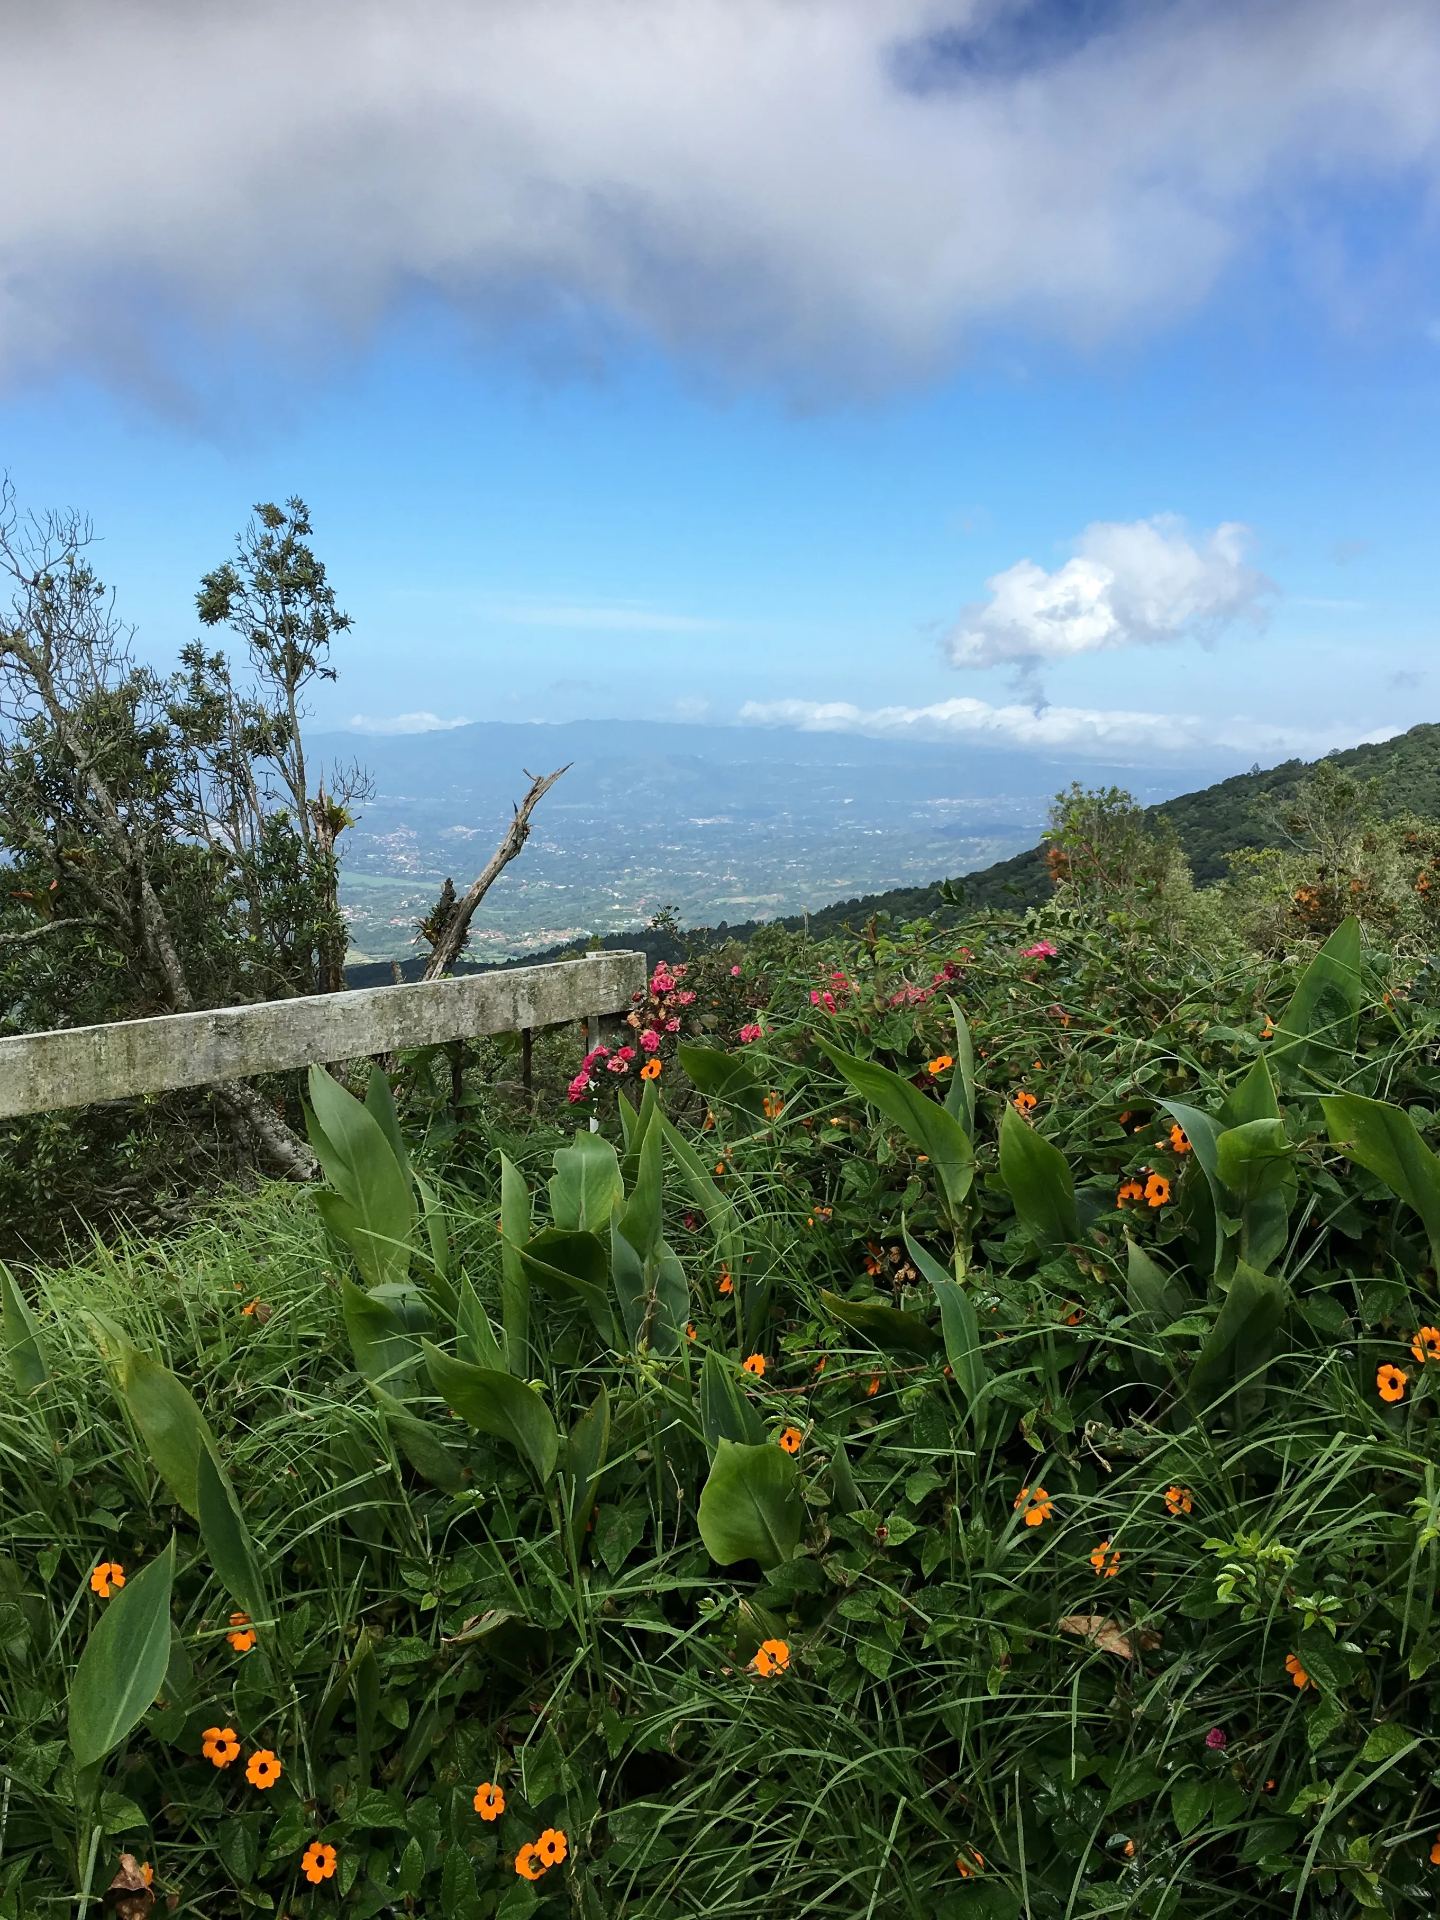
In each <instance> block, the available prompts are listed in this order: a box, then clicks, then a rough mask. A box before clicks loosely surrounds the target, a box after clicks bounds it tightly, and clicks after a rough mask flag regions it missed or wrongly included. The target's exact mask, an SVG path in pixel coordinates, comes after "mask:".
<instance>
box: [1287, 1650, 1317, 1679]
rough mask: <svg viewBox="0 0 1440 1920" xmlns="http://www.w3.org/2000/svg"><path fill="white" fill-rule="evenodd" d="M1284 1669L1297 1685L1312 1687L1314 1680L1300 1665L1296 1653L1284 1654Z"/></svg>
mask: <svg viewBox="0 0 1440 1920" xmlns="http://www.w3.org/2000/svg"><path fill="white" fill-rule="evenodd" d="M1285 1671H1286V1672H1287V1673H1288V1674H1289V1675H1290V1678H1291V1679H1292V1680H1293V1681H1294V1682H1295V1684H1296V1686H1297V1687H1313V1686H1314V1685H1315V1682H1314V1681H1313V1680H1312V1679H1311V1678H1310V1676H1309V1674H1308V1673H1307V1672H1306V1671H1305V1669H1304V1667H1302V1666H1301V1664H1300V1656H1299V1654H1298V1653H1287V1654H1286V1656H1285Z"/></svg>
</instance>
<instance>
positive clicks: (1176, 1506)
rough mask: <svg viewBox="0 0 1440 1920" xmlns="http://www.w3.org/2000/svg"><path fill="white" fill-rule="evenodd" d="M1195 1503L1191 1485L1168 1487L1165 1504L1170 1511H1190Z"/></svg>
mask: <svg viewBox="0 0 1440 1920" xmlns="http://www.w3.org/2000/svg"><path fill="white" fill-rule="evenodd" d="M1193 1504H1194V1495H1193V1494H1192V1493H1191V1491H1190V1489H1189V1487H1167V1488H1166V1490H1165V1506H1166V1509H1167V1510H1168V1511H1169V1512H1170V1513H1189V1512H1190V1511H1191V1508H1192V1506H1193Z"/></svg>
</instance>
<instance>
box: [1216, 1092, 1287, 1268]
mask: <svg viewBox="0 0 1440 1920" xmlns="http://www.w3.org/2000/svg"><path fill="white" fill-rule="evenodd" d="M1294 1158H1295V1149H1294V1147H1293V1146H1292V1145H1291V1143H1290V1141H1289V1140H1287V1139H1286V1137H1285V1124H1284V1122H1283V1121H1281V1120H1249V1121H1246V1122H1245V1123H1244V1124H1243V1125H1242V1126H1238V1127H1228V1128H1227V1129H1226V1130H1225V1132H1224V1133H1222V1134H1221V1135H1220V1136H1219V1138H1218V1139H1217V1140H1216V1142H1215V1165H1216V1170H1217V1172H1218V1174H1219V1177H1220V1181H1221V1184H1222V1185H1223V1186H1224V1187H1225V1188H1226V1189H1227V1191H1228V1192H1230V1193H1232V1194H1233V1195H1234V1196H1235V1199H1236V1201H1237V1202H1238V1204H1239V1208H1240V1238H1239V1242H1238V1245H1237V1251H1238V1254H1239V1257H1240V1259H1242V1260H1243V1261H1245V1263H1246V1264H1247V1265H1248V1266H1252V1267H1257V1268H1259V1269H1261V1270H1263V1269H1264V1268H1266V1267H1268V1266H1269V1265H1270V1264H1271V1262H1272V1261H1273V1260H1275V1259H1277V1258H1278V1257H1279V1255H1280V1254H1281V1253H1283V1252H1284V1250H1285V1242H1286V1241H1287V1240H1288V1239H1289V1237H1290V1199H1291V1196H1292V1195H1293V1193H1294V1191H1295V1176H1294V1172H1293V1165H1292V1163H1293V1161H1294Z"/></svg>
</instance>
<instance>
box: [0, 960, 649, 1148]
mask: <svg viewBox="0 0 1440 1920" xmlns="http://www.w3.org/2000/svg"><path fill="white" fill-rule="evenodd" d="M645 977H646V962H645V955H644V954H643V953H596V954H587V955H586V956H585V958H584V959H582V960H565V961H561V962H560V963H559V964H558V965H555V966H549V967H517V968H516V969H515V970H514V971H513V972H511V973H471V974H460V975H459V976H457V977H455V978H452V979H448V980H431V981H428V982H427V981H422V982H420V983H419V984H418V985H416V986H400V987H369V988H364V989H362V990H360V991H359V992H355V993H326V994H316V995H315V996H314V997H313V998H307V999H303V1000H266V1001H263V1002H262V1003H261V1004H260V1005H258V1006H250V1007H212V1008H209V1009H207V1010H206V1011H204V1012H202V1013H174V1014H163V1015H161V1016H160V1017H158V1018H157V1019H154V1020H120V1021H116V1022H115V1023H113V1024H112V1025H109V1026H103V1027H62V1028H57V1029H56V1030H55V1031H53V1032H51V1033H22V1034H15V1035H11V1036H9V1037H8V1038H0V1119H9V1118H11V1117H12V1116H14V1115H16V1114H21V1113H47V1112H49V1111H50V1110H51V1109H52V1108H55V1107H82V1106H86V1105H88V1104H89V1103H90V1102H91V1101H95V1100H120V1099H124V1098H126V1097H127V1096H128V1095H131V1094H137V1093H164V1092H167V1091H169V1090H170V1089H171V1088H174V1087H202V1086H208V1085H209V1084H210V1083H211V1082H212V1081H216V1080H243V1079H247V1078H249V1077H250V1076H251V1075H253V1074H257V1073H281V1072H284V1071H286V1070H287V1069H289V1068H291V1067H305V1066H310V1065H312V1064H322V1063H324V1062H326V1061H330V1060H359V1059H363V1058H364V1057H365V1056H366V1055H368V1054H372V1053H398V1052H399V1051H400V1049H401V1048H403V1047H431V1046H435V1045H436V1044H438V1043H439V1042H440V1041H443V1040H468V1039H472V1038H474V1037H475V1036H477V1035H479V1034H485V1033H519V1032H521V1031H523V1030H524V1029H525V1028H527V1027H532V1028H533V1027H555V1026H560V1025H562V1024H564V1023H565V1022H566V1021H569V1020H586V1019H588V1020H590V1021H592V1023H594V1022H596V1021H597V1020H598V1019H599V1017H600V1016H602V1015H605V1014H616V1013H620V1012H623V1011H625V1010H626V1009H627V1008H628V1007H629V1005H630V998H631V995H632V994H634V993H638V992H641V991H642V990H643V989H644V986H645Z"/></svg>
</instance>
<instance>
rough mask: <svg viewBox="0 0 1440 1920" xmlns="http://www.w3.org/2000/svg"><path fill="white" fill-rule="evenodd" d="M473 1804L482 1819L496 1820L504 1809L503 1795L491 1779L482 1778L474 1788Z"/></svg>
mask: <svg viewBox="0 0 1440 1920" xmlns="http://www.w3.org/2000/svg"><path fill="white" fill-rule="evenodd" d="M473 1804H474V1807H475V1811H476V1813H478V1814H479V1816H480V1818H481V1819H482V1820H498V1819H499V1818H500V1816H501V1814H502V1813H503V1812H504V1811H505V1795H504V1794H503V1793H502V1792H501V1790H500V1789H499V1787H497V1786H496V1785H495V1783H494V1781H493V1780H483V1781H482V1782H481V1783H480V1785H479V1786H478V1787H477V1788H476V1789H475V1799H474V1803H473Z"/></svg>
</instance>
